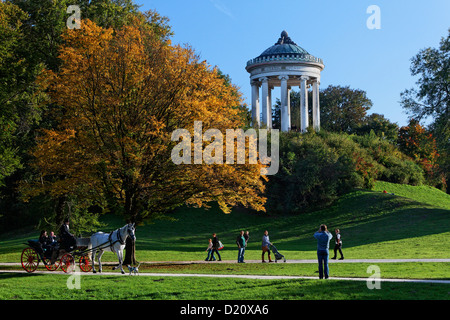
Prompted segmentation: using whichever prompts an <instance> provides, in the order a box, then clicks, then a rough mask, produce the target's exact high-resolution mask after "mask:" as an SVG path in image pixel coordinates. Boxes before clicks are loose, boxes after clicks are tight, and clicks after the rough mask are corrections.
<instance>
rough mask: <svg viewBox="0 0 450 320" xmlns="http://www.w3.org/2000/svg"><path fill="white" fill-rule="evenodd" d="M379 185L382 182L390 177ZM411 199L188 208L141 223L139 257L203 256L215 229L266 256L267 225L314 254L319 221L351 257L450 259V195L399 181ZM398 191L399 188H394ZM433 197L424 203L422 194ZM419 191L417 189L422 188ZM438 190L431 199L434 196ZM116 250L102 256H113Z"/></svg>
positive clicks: (15, 247) (251, 253) (14, 254)
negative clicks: (308, 207)
mask: <svg viewBox="0 0 450 320" xmlns="http://www.w3.org/2000/svg"><path fill="white" fill-rule="evenodd" d="M379 184H380V185H378V184H377V189H384V188H385V187H386V185H385V183H379ZM389 185H391V186H392V187H394V186H395V187H397V188H398V189H401V190H402V191H403V193H404V194H405V193H407V192H409V191H407V190H410V189H411V188H412V190H416V188H418V189H417V190H418V191H417V192H411V193H410V194H411V195H412V196H411V197H412V198H413V199H411V198H406V197H405V196H398V195H397V194H396V195H391V194H384V193H382V192H380V191H366V190H359V191H354V192H352V193H350V194H347V195H346V196H344V197H342V198H341V199H340V200H339V201H338V202H337V203H336V204H335V205H334V206H332V207H331V208H327V209H324V210H320V211H315V212H309V213H304V214H299V215H297V216H270V215H269V214H264V213H251V212H248V211H246V210H234V211H233V212H232V213H230V214H223V213H222V212H220V211H219V210H218V209H217V208H215V207H213V208H211V209H209V210H204V209H195V208H183V209H180V210H177V211H176V212H174V213H173V214H172V215H171V217H172V218H174V219H176V220H175V221H168V220H163V221H161V220H160V221H155V222H154V223H153V224H146V225H144V226H139V227H138V228H137V230H136V236H137V244H136V248H137V254H136V255H137V259H138V260H139V261H182V260H203V259H205V257H206V254H205V249H206V247H207V244H208V239H209V238H211V234H212V233H213V232H216V233H217V235H218V237H219V238H220V239H221V241H222V242H223V243H224V245H225V249H224V250H222V251H221V254H222V259H224V260H235V259H236V250H235V248H236V245H235V239H236V236H237V234H238V232H239V231H240V230H249V231H250V242H249V245H248V248H247V250H246V259H249V260H253V259H258V260H259V259H261V238H262V234H263V232H264V230H269V235H270V239H271V241H272V242H273V243H274V244H275V245H276V246H277V248H278V250H279V251H280V252H281V253H282V254H284V255H285V256H286V258H287V259H291V260H294V259H315V257H316V253H315V249H316V242H315V239H314V238H313V236H312V235H313V233H314V232H315V231H316V230H317V228H318V226H319V225H320V224H321V223H325V224H327V225H328V228H329V230H334V229H335V228H339V229H341V234H342V240H343V251H344V255H345V258H346V259H370V258H377V259H380V258H450V250H446V248H449V247H450V209H448V208H447V209H446V207H447V206H448V203H447V202H450V200H449V199H450V196H449V195H447V194H445V193H442V192H441V191H439V190H436V189H430V190H431V191H427V192H424V191H423V187H411V186H404V185H393V184H389ZM394 193H395V192H394ZM424 193H426V195H422V197H427V198H428V199H429V201H428V202H430V203H424V202H418V201H417V200H415V199H417V198H420V197H419V196H418V195H421V194H424ZM417 194H418V195H417ZM434 195H435V196H436V199H437V200H436V201H435V203H434V205H433V204H431V203H432V201H431V200H430V199H432V197H433V196H434ZM104 221H105V222H106V223H107V226H105V227H104V229H103V231H111V230H114V229H115V228H117V227H119V226H122V225H123V222H122V221H121V219H120V218H118V217H111V216H109V217H104ZM37 237H38V231H34V232H30V233H26V234H25V233H18V232H16V233H11V234H9V235H2V237H1V238H0V262H19V261H20V254H21V251H22V249H23V248H24V247H25V245H24V242H26V239H32V238H37ZM115 259H116V258H115V256H114V255H113V254H111V253H106V254H105V255H104V261H114V260H115Z"/></svg>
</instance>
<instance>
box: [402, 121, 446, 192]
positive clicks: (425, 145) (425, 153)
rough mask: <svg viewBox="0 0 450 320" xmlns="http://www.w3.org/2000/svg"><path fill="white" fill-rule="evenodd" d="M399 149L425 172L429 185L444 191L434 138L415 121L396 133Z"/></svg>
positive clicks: (443, 178) (443, 179) (444, 183)
mask: <svg viewBox="0 0 450 320" xmlns="http://www.w3.org/2000/svg"><path fill="white" fill-rule="evenodd" d="M398 146H399V149H400V150H401V151H402V152H404V153H405V154H407V155H408V156H410V157H411V158H412V159H413V160H414V161H415V162H416V163H418V164H419V165H420V166H421V167H422V169H423V170H424V172H425V177H426V179H427V181H428V183H429V184H431V185H434V186H437V187H438V188H440V189H445V187H446V182H445V177H444V175H443V174H442V172H441V171H440V168H439V165H438V158H439V156H440V155H439V153H438V150H437V146H436V138H435V137H434V136H433V134H432V133H430V132H429V131H427V130H426V129H425V128H424V127H423V126H421V125H420V124H419V122H418V121H417V120H415V119H411V120H410V121H409V124H408V125H407V126H404V127H401V128H400V130H399V133H398Z"/></svg>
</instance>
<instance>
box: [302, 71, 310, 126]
mask: <svg viewBox="0 0 450 320" xmlns="http://www.w3.org/2000/svg"><path fill="white" fill-rule="evenodd" d="M308 79H309V77H307V76H301V78H300V117H301V122H300V130H301V132H306V129H307V128H308V124H309V115H308V85H307V81H308Z"/></svg>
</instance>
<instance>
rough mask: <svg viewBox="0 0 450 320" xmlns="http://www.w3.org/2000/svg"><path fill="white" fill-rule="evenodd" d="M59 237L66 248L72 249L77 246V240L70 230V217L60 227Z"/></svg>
mask: <svg viewBox="0 0 450 320" xmlns="http://www.w3.org/2000/svg"><path fill="white" fill-rule="evenodd" d="M59 237H60V239H61V247H62V248H63V249H64V250H66V251H71V250H73V247H75V246H76V244H77V240H76V238H75V236H74V235H73V234H71V233H70V230H69V219H66V220H64V223H63V224H62V226H61V227H60V228H59Z"/></svg>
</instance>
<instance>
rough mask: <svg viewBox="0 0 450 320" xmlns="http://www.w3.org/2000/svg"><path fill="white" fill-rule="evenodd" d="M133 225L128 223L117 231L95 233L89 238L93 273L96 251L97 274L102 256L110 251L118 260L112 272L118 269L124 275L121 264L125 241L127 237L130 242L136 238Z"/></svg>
mask: <svg viewBox="0 0 450 320" xmlns="http://www.w3.org/2000/svg"><path fill="white" fill-rule="evenodd" d="M134 232H135V225H134V223H129V224H127V225H125V226H123V227H122V228H120V229H117V230H115V231H113V232H111V233H109V234H108V233H104V232H97V233H94V234H93V235H92V236H91V248H92V271H93V272H94V273H96V272H97V271H95V254H96V252H97V250H99V253H98V255H97V258H98V265H99V272H102V261H101V258H102V255H103V253H104V252H105V251H111V252H114V253H116V254H117V258H119V265H118V266H117V267H114V268H113V270H116V269H118V268H120V270H121V271H122V274H125V271H123V268H122V263H123V249H125V241H126V239H127V237H128V236H129V237H130V238H131V240H135V239H136V236H135V234H134Z"/></svg>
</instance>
